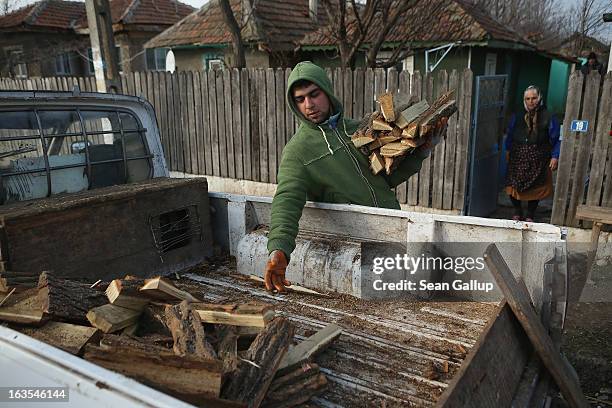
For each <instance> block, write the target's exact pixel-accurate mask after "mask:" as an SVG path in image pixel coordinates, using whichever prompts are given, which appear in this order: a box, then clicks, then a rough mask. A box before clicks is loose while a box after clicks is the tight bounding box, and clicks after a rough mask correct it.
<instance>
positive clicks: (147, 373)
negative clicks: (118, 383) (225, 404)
mask: <svg viewBox="0 0 612 408" xmlns="http://www.w3.org/2000/svg"><path fill="white" fill-rule="evenodd" d="M83 358H85V360H88V361H91V362H93V363H95V364H98V365H100V366H102V367H104V368H107V369H110V370H113V371H117V372H119V373H121V374H124V375H126V376H128V377H132V378H134V379H136V380H138V381H141V382H143V383H145V384H147V385H150V386H154V387H155V388H158V389H160V390H162V391H163V392H167V393H169V394H171V395H174V396H176V397H179V398H185V399H188V400H190V401H197V400H198V399H200V398H205V397H213V398H214V397H218V396H219V390H220V387H221V370H222V364H221V362H220V361H218V360H204V359H202V358H200V357H197V356H191V355H187V356H183V357H181V356H177V355H175V354H174V352H173V351H172V350H168V349H164V348H163V347H159V346H155V345H151V344H145V343H142V342H140V341H138V340H136V339H134V338H129V337H125V336H108V335H107V336H104V338H103V339H102V341H101V342H100V346H93V345H91V344H89V345H87V346H85V353H84V356H83Z"/></svg>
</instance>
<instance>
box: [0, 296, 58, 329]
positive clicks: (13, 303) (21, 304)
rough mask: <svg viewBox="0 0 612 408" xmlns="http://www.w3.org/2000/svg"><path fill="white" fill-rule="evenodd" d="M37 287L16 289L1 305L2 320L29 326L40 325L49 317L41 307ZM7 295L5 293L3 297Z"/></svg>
mask: <svg viewBox="0 0 612 408" xmlns="http://www.w3.org/2000/svg"><path fill="white" fill-rule="evenodd" d="M37 294H38V290H37V289H36V288H30V289H26V290H24V291H23V292H18V291H15V292H13V294H12V295H11V296H9V297H8V298H7V299H6V302H5V303H4V304H3V305H2V307H0V321H5V322H10V323H17V324H23V325H29V326H40V325H41V324H43V323H44V322H45V321H46V320H47V319H46V316H45V315H44V313H43V312H42V310H41V308H40V302H39V300H38V296H37ZM5 296H7V295H6V294H4V295H3V296H2V297H5Z"/></svg>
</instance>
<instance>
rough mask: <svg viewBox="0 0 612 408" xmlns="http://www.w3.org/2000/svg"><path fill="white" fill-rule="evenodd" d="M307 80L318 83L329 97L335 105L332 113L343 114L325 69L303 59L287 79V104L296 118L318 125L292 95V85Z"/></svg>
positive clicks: (305, 122) (307, 123)
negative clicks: (298, 105)
mask: <svg viewBox="0 0 612 408" xmlns="http://www.w3.org/2000/svg"><path fill="white" fill-rule="evenodd" d="M300 80H307V81H310V82H312V83H314V84H316V85H317V86H318V87H319V88H321V90H323V92H325V94H326V95H327V96H328V97H329V100H330V101H331V104H332V106H333V112H331V114H332V115H333V114H338V113H340V116H342V113H343V108H342V104H341V103H340V101H339V100H338V99H337V98H336V96H335V95H334V92H333V88H332V83H331V81H330V80H329V78H328V77H327V74H326V73H325V70H324V69H323V68H321V67H320V66H318V65H316V64H313V63H312V62H310V61H302V62H300V63H298V64H297V65H296V66H295V67H294V68H293V70H292V71H291V74H290V75H289V80H288V81H287V95H286V98H287V104H288V105H289V107H290V108H291V111H292V112H293V114H294V115H295V116H296V118H297V119H298V120H299V121H300V123H302V124H305V125H308V126H310V127H315V126H316V125H315V124H314V123H312V122H311V121H309V120H308V119H307V118H306V117H305V116H304V115H302V113H301V112H300V110H299V109H298V108H297V106H296V105H295V101H294V100H293V95H292V89H291V88H292V87H293V84H295V83H296V82H297V81H300Z"/></svg>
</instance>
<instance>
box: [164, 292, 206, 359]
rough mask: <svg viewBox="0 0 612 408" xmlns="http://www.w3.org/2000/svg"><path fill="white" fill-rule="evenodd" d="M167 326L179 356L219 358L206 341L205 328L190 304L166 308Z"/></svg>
mask: <svg viewBox="0 0 612 408" xmlns="http://www.w3.org/2000/svg"><path fill="white" fill-rule="evenodd" d="M166 324H167V325H168V328H169V329H170V332H171V333H172V338H173V339H174V347H173V350H174V353H176V355H178V356H185V355H196V356H199V357H202V358H205V359H215V358H217V353H215V350H214V349H213V347H212V346H211V345H210V344H209V343H208V341H206V334H205V333H204V327H203V326H202V321H201V320H200V317H199V316H198V314H197V313H196V312H195V311H194V310H192V309H191V306H190V304H189V302H187V301H186V300H184V301H182V302H181V303H180V304H178V305H174V306H171V305H168V306H166Z"/></svg>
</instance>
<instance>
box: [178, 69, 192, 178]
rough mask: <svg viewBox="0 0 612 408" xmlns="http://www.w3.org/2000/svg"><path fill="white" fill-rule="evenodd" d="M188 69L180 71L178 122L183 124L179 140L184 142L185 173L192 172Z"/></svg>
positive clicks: (179, 132) (182, 149)
mask: <svg viewBox="0 0 612 408" xmlns="http://www.w3.org/2000/svg"><path fill="white" fill-rule="evenodd" d="M189 74H190V72H188V71H181V72H179V93H180V107H181V108H180V110H179V117H180V121H178V122H177V123H178V124H179V125H180V126H181V128H180V129H179V131H178V134H179V139H178V140H179V141H180V143H182V148H181V151H182V152H183V171H184V172H185V173H191V155H190V151H191V145H190V140H189V133H190V132H189V111H188V107H189V94H188V90H187V88H188V82H189Z"/></svg>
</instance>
